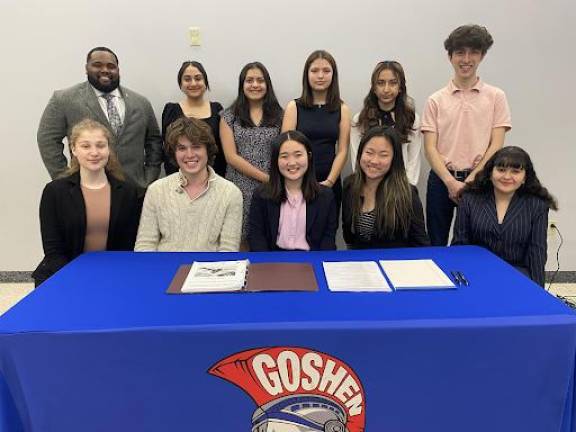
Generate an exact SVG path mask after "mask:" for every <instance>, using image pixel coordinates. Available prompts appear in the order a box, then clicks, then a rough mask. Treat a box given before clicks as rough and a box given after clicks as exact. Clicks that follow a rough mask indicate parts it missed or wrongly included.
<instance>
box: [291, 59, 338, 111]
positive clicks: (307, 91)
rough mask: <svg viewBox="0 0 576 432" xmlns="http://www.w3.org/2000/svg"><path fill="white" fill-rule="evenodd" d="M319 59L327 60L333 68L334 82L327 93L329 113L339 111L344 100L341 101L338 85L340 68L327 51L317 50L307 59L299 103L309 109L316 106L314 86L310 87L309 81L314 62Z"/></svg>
mask: <svg viewBox="0 0 576 432" xmlns="http://www.w3.org/2000/svg"><path fill="white" fill-rule="evenodd" d="M318 59H324V60H326V61H327V62H328V63H330V66H331V67H332V82H331V83H330V87H328V92H327V93H326V108H328V111H336V110H339V109H340V106H341V105H342V100H341V99H340V86H339V85H338V67H337V66H336V60H335V59H334V57H332V54H330V53H329V52H328V51H325V50H316V51H314V52H313V53H312V54H310V55H309V56H308V58H307V59H306V63H304V72H303V73H302V95H301V96H300V98H298V102H300V103H301V104H302V105H304V106H305V107H307V108H311V107H312V106H313V105H314V96H313V95H312V86H310V81H309V80H308V70H309V69H310V66H311V65H312V63H313V62H314V60H318Z"/></svg>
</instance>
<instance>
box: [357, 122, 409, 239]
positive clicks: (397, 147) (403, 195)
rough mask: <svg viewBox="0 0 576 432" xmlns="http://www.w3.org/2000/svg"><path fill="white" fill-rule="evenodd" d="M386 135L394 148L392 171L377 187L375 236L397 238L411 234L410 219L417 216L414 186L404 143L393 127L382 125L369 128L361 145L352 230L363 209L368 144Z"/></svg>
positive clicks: (359, 148) (358, 157)
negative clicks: (362, 161) (362, 162)
mask: <svg viewBox="0 0 576 432" xmlns="http://www.w3.org/2000/svg"><path fill="white" fill-rule="evenodd" d="M378 137H381V138H384V139H386V140H387V141H388V142H389V143H390V144H391V145H392V150H393V155H392V163H391V165H390V170H389V171H388V173H387V174H386V175H385V176H384V178H383V179H382V180H381V181H380V183H379V184H378V188H377V189H376V199H375V201H376V207H375V208H374V216H375V224H374V229H375V233H374V234H375V235H376V236H378V237H384V236H389V237H393V236H394V235H396V234H398V233H399V234H401V235H402V236H403V237H405V238H406V237H408V231H409V229H410V221H411V220H412V218H413V216H414V212H413V209H412V187H411V186H410V183H409V182H408V177H407V176H406V169H405V168H404V158H403V156H402V144H401V143H400V139H399V137H398V133H397V132H396V131H395V130H394V129H393V128H390V127H383V126H378V127H374V128H372V129H369V130H368V131H367V132H366V133H365V134H364V136H363V137H362V140H361V141H360V145H359V146H358V154H357V156H356V171H355V172H354V174H353V175H352V180H351V181H352V183H351V187H350V193H351V195H352V200H351V201H352V230H354V227H355V226H356V222H357V220H358V218H359V216H360V213H361V212H362V203H363V198H362V195H363V190H364V185H365V184H366V174H364V171H362V168H361V167H360V159H361V157H362V152H363V151H364V147H366V145H367V144H368V142H370V140H372V139H373V138H378Z"/></svg>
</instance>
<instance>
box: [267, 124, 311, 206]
mask: <svg viewBox="0 0 576 432" xmlns="http://www.w3.org/2000/svg"><path fill="white" fill-rule="evenodd" d="M286 141H296V142H297V143H300V144H302V145H303V146H304V148H305V149H306V154H307V156H308V169H307V170H306V172H305V173H304V177H303V178H302V196H303V197H304V199H305V200H306V202H310V201H312V200H313V199H315V198H316V197H317V196H318V193H319V191H320V185H319V184H318V182H317V181H316V174H315V173H314V159H313V157H312V144H311V143H310V140H309V139H308V138H307V137H306V135H304V134H303V133H302V132H299V131H297V130H291V131H287V132H284V133H281V134H280V135H278V136H277V137H276V138H274V140H273V141H272V143H271V146H272V148H271V156H270V172H269V174H270V180H269V181H268V183H266V184H265V185H264V186H263V196H264V197H265V198H268V199H271V200H272V201H274V202H277V203H281V202H284V201H286V199H287V198H288V197H287V196H286V187H285V182H284V176H283V175H282V174H281V173H280V168H278V159H279V158H280V149H281V147H282V144H284V143H285V142H286Z"/></svg>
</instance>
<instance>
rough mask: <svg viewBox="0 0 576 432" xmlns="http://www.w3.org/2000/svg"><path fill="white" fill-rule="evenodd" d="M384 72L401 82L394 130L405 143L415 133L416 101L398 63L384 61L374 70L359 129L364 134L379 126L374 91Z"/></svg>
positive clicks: (395, 106)
mask: <svg viewBox="0 0 576 432" xmlns="http://www.w3.org/2000/svg"><path fill="white" fill-rule="evenodd" d="M383 70H390V71H392V73H393V74H394V75H396V78H397V79H398V81H399V87H400V92H399V93H398V96H397V97H396V103H395V105H394V122H395V125H394V128H395V129H396V131H397V132H398V134H399V135H400V140H401V142H402V143H405V142H407V141H408V135H410V133H411V132H413V131H414V129H413V126H414V120H415V119H416V113H415V111H414V101H413V100H412V98H411V97H410V96H408V92H407V90H406V75H405V74H404V69H403V68H402V65H401V64H400V63H398V62H396V61H382V62H380V63H378V64H377V65H376V67H375V68H374V71H373V72H372V78H371V79H370V91H369V92H368V94H367V95H366V97H365V98H364V106H363V107H362V111H360V116H359V118H358V127H359V129H360V133H361V134H364V133H365V132H366V131H367V130H368V129H370V128H371V127H374V126H378V109H379V108H378V97H377V96H376V93H375V91H374V89H375V88H376V84H377V82H378V76H379V75H380V72H382V71H383Z"/></svg>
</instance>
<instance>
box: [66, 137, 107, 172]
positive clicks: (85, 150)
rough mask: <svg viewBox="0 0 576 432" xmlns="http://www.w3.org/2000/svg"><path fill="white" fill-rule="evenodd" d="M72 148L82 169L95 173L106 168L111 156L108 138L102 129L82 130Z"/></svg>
mask: <svg viewBox="0 0 576 432" xmlns="http://www.w3.org/2000/svg"><path fill="white" fill-rule="evenodd" d="M71 150H72V154H73V155H74V156H75V157H76V159H77V160H78V165H80V169H81V170H86V171H89V172H93V173H97V172H99V171H101V170H104V168H105V167H106V164H107V163H108V158H109V157H110V147H109V145H108V139H107V138H106V135H105V134H104V132H103V131H101V130H100V129H86V130H83V131H82V132H80V134H79V135H78V138H76V140H75V141H74V143H73V144H72V146H71Z"/></svg>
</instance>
